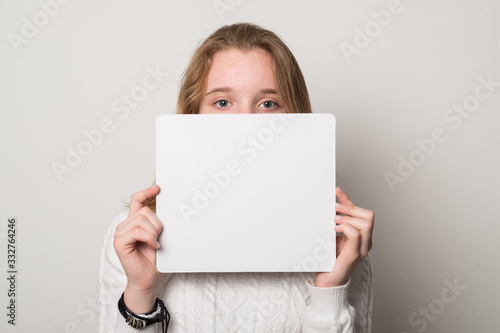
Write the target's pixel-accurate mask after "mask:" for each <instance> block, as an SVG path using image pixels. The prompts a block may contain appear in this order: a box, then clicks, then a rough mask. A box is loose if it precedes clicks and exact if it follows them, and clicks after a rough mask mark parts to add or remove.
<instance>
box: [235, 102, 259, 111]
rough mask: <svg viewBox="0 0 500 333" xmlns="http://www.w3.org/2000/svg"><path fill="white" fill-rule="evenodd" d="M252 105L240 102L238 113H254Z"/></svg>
mask: <svg viewBox="0 0 500 333" xmlns="http://www.w3.org/2000/svg"><path fill="white" fill-rule="evenodd" d="M254 112H255V110H254V109H253V105H252V103H251V102H250V101H249V100H245V101H244V102H242V103H241V104H240V106H239V108H238V113H254Z"/></svg>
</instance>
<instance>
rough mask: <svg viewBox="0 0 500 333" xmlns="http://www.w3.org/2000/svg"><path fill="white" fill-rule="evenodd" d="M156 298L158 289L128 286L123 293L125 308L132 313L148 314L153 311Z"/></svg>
mask: <svg viewBox="0 0 500 333" xmlns="http://www.w3.org/2000/svg"><path fill="white" fill-rule="evenodd" d="M157 297H158V288H150V289H141V288H136V287H134V286H131V285H128V284H127V286H126V287H125V291H124V293H123V300H124V302H125V305H126V306H127V308H129V309H130V310H131V311H132V312H134V313H148V312H150V311H152V310H153V308H154V307H155V304H156V298H157Z"/></svg>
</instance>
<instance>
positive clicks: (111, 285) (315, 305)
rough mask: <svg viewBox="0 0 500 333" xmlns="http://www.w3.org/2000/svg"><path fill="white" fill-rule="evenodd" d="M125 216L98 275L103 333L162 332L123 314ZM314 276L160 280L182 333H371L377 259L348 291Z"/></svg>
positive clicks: (109, 238) (175, 328) (174, 329)
mask: <svg viewBox="0 0 500 333" xmlns="http://www.w3.org/2000/svg"><path fill="white" fill-rule="evenodd" d="M127 215H128V213H127V212H126V211H124V212H122V213H120V214H119V215H118V216H117V217H116V218H115V219H114V221H113V223H112V224H111V225H110V226H109V228H108V231H107V233H106V236H105V239H104V246H103V249H102V253H101V261H100V267H99V333H103V332H135V333H150V332H160V331H161V324H156V325H151V326H148V327H146V328H144V329H140V330H138V329H134V328H132V327H130V326H128V325H127V324H126V323H125V319H124V318H123V317H122V315H121V314H120V313H119V312H118V306H117V303H118V299H119V298H120V296H121V294H122V293H123V291H124V289H125V285H126V283H127V279H126V275H125V272H124V271H123V268H122V266H121V264H120V261H119V260H118V256H117V255H116V252H115V250H114V248H113V235H114V232H115V228H116V226H117V225H118V223H120V222H122V221H124V220H125V219H126V218H127ZM313 275H314V273H176V274H161V282H160V294H159V296H158V297H159V298H160V299H162V300H163V301H164V303H165V306H166V307H167V310H168V311H169V313H170V315H171V319H170V325H169V327H168V332H169V333H178V332H286V333H289V332H290V333H292V332H331V333H333V332H361V333H364V332H371V314H372V304H373V292H372V290H373V275H372V268H371V255H370V253H369V254H368V256H367V257H366V258H365V259H363V261H362V262H361V263H360V264H359V265H358V267H357V268H356V270H355V271H354V273H353V274H352V275H351V279H350V280H349V282H348V283H347V284H345V285H344V286H339V287H333V288H319V287H316V286H314V280H313V279H312V276H313Z"/></svg>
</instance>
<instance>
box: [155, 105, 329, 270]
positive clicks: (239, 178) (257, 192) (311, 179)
mask: <svg viewBox="0 0 500 333" xmlns="http://www.w3.org/2000/svg"><path fill="white" fill-rule="evenodd" d="M156 181H157V184H158V185H159V186H160V193H159V194H158V196H157V216H158V217H159V219H160V221H161V222H162V223H163V232H162V233H161V235H160V237H159V242H160V244H161V246H160V249H159V250H158V253H157V267H158V269H159V270H160V272H297V271H310V272H324V271H331V270H332V268H333V265H334V262H335V231H334V229H333V228H334V226H335V223H334V216H335V207H334V205H335V117H334V116H333V115H332V114H329V113H298V114H289V113H287V114H274V113H273V114H202V115H200V114H170V115H161V116H158V117H157V120H156Z"/></svg>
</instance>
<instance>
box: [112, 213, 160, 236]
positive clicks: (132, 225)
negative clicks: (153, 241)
mask: <svg viewBox="0 0 500 333" xmlns="http://www.w3.org/2000/svg"><path fill="white" fill-rule="evenodd" d="M137 228H140V229H144V230H146V231H147V232H149V233H150V234H152V235H154V236H155V238H158V235H159V234H160V233H159V231H158V229H156V228H155V226H154V225H153V223H151V221H150V220H149V218H148V217H146V216H145V215H142V214H139V215H137V216H135V217H133V218H132V219H131V220H130V222H129V223H127V224H126V225H124V226H123V227H122V228H120V229H118V230H117V231H116V232H115V236H116V237H119V236H122V235H124V234H126V233H128V232H130V231H132V230H134V229H137Z"/></svg>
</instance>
